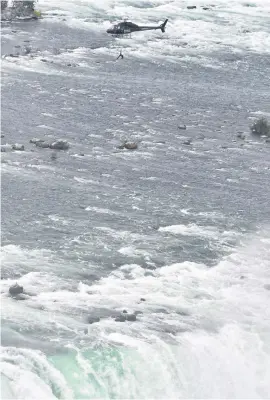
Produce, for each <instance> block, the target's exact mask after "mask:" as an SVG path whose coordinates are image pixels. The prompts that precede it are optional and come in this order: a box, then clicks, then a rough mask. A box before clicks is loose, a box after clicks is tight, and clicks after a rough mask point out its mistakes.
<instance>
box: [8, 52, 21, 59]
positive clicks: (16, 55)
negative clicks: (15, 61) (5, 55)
mask: <svg viewBox="0 0 270 400" xmlns="http://www.w3.org/2000/svg"><path fill="white" fill-rule="evenodd" d="M9 57H13V58H19V54H13V53H10V54H9Z"/></svg>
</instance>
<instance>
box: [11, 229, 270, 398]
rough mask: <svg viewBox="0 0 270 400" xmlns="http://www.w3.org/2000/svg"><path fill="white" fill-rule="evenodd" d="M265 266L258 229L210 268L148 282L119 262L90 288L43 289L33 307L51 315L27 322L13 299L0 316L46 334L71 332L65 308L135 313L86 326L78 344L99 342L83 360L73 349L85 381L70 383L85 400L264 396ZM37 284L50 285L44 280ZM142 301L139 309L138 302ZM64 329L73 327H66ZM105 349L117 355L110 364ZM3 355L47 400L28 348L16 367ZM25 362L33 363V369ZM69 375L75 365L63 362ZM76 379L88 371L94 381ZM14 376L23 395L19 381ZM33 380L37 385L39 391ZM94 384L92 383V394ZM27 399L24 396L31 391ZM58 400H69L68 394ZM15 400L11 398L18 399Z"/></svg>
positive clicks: (155, 276)
mask: <svg viewBox="0 0 270 400" xmlns="http://www.w3.org/2000/svg"><path fill="white" fill-rule="evenodd" d="M243 240H244V238H243ZM246 240H247V239H245V241H246ZM14 252H15V254H16V252H18V249H17V250H16V251H15V249H13V253H14ZM31 255H32V256H33V255H34V254H32V253H30V256H31ZM26 257H27V254H26V253H25V258H26ZM20 258H22V256H20ZM28 258H29V255H28ZM30 261H31V258H30ZM269 262H270V247H269V230H265V231H261V232H258V233H257V234H254V236H253V238H252V239H249V240H247V243H244V244H243V246H242V247H239V248H236V249H235V250H234V251H233V253H232V254H231V255H230V256H228V257H225V258H224V259H223V260H222V261H220V262H219V263H218V264H217V265H216V266H215V267H212V268H209V267H208V266H207V265H204V264H202V263H201V264H198V263H195V262H181V263H175V264H172V265H167V266H164V267H162V268H159V269H157V270H155V271H152V274H151V275H149V274H147V271H145V269H144V268H142V267H141V266H140V265H137V264H127V265H124V266H122V267H120V268H117V269H116V270H115V271H113V272H111V273H110V274H109V275H108V276H107V277H103V278H101V279H100V280H99V281H98V282H97V283H94V284H92V285H91V286H88V285H86V284H82V283H81V284H79V285H78V290H77V291H74V292H71V291H69V290H61V289H60V290H59V288H58V289H57V291H52V288H51V289H50V291H49V292H47V293H46V291H41V293H39V294H38V296H37V297H36V299H35V303H36V304H38V305H39V304H42V305H44V306H45V308H46V309H47V310H51V311H55V312H56V311H57V313H51V314H50V313H49V314H48V315H47V313H45V314H44V313H42V312H40V311H39V313H38V314H37V313H36V312H35V310H32V311H31V312H30V307H28V305H27V301H24V302H20V303H15V304H16V307H15V305H14V301H12V300H10V299H7V298H6V299H5V298H4V312H5V318H6V317H7V315H9V318H11V319H13V321H20V323H21V324H26V325H28V324H29V326H30V324H32V325H33V322H34V321H35V324H37V326H39V327H42V328H45V326H47V327H49V328H50V329H52V327H53V326H54V327H55V329H56V330H58V329H60V326H64V327H65V329H71V327H72V318H70V320H68V318H67V317H65V318H64V316H61V314H60V311H62V312H64V310H67V309H69V310H70V313H71V315H72V313H74V311H75V310H78V308H81V309H82V310H83V309H84V310H89V309H90V308H91V309H95V308H97V309H99V308H100V307H107V308H108V309H115V310H119V311H120V310H123V308H125V309H127V310H129V311H135V310H139V311H142V312H143V314H139V315H138V316H137V321H136V322H134V323H132V322H126V323H124V324H123V323H117V322H115V321H114V320H113V319H111V318H105V319H102V320H101V322H100V323H98V324H96V325H95V326H94V328H91V329H90V328H89V332H88V335H90V336H89V343H85V346H86V347H87V348H89V347H91V344H94V343H95V341H96V340H97V341H98V342H99V341H101V342H100V345H99V347H97V348H96V349H95V350H94V352H93V357H90V358H89V357H88V356H86V355H84V354H83V353H82V350H79V355H78V357H77V368H79V371H81V373H85V376H84V382H80V388H81V390H92V391H93V390H94V391H96V392H95V396H94V397H95V398H112V397H114V398H119V399H122V398H142V399H147V398H153V399H154V398H156V399H161V398H168V399H173V398H224V399H225V398H232V399H239V398H264V399H267V398H269V395H270V384H269V382H270V375H269V374H270V342H269V337H270V326H269V319H270V307H268V306H267V305H268V304H269V289H268V288H269V287H270V286H269V285H270V270H269ZM52 268H53V266H52ZM54 268H55V267H54ZM45 276H46V275H45V274H44V277H45ZM44 277H42V275H40V276H35V275H33V274H32V275H29V274H28V275H26V276H25V277H23V278H21V279H22V280H21V281H19V282H22V283H26V282H23V279H25V280H26V279H27V280H28V283H29V284H30V281H31V279H32V282H33V284H36V283H37V282H38V281H40V282H42V284H45V280H44ZM47 279H48V281H49V282H51V281H52V279H51V277H49V276H48V277H47ZM47 285H48V284H47ZM40 287H41V286H40ZM48 289H49V288H48ZM142 297H143V298H144V299H145V301H140V299H141V298H142ZM54 300H56V302H55V301H54ZM12 304H13V305H12ZM53 307H54V308H53ZM160 309H162V310H165V311H166V312H164V311H159V310H160ZM72 310H73V311H72ZM38 315H39V317H38ZM60 316H61V317H60ZM37 317H38V319H37ZM52 317H53V318H52ZM53 323H54V324H55V325H53ZM35 324H34V325H35ZM74 324H75V325H76V326H79V325H78V323H77V322H76V323H75V321H74ZM61 329H64V328H61ZM92 335H94V336H92ZM100 346H101V347H100ZM108 346H109V348H110V349H111V350H110V352H109V354H108V355H107V356H104V357H105V358H104V357H102V359H101V360H100V363H99V364H97V362H96V361H95V360H96V358H97V356H98V354H99V351H101V350H99V349H101V348H102V349H103V350H102V351H106V348H107V349H108ZM115 346H116V347H115ZM119 346H120V347H119ZM113 349H115V351H116V352H118V353H119V354H118V356H115V357H116V358H115V359H114V361H113V362H112V359H111V354H112V352H113V351H114V350H113ZM125 349H127V351H125ZM12 351H13V352H14V354H16V357H17V358H16V362H15V366H16V365H17V363H18V361H17V359H18V360H20V359H22V360H23V361H22V362H20V368H19V369H18V371H17V372H16V374H19V371H20V373H21V374H22V376H24V378H25V379H26V377H27V378H28V379H29V382H31V385H28V390H29V391H30V390H32V389H31V388H32V387H33V388H35V387H36V385H38V386H39V390H41V391H44V394H45V393H46V396H48V398H53V397H52V395H51V393H50V392H49V390H50V389H49V388H48V387H47V386H48V376H47V375H48V373H47V372H49V375H50V381H54V382H55V376H56V375H55V370H54V369H53V370H49V367H47V364H46V363H45V364H46V365H45V364H44V362H45V361H44V356H41V355H40V353H39V352H36V351H34V350H31V352H32V353H33V354H32V353H31V354H30V353H27V354H26V353H25V358H26V360H27V361H25V360H24V357H22V356H21V351H22V349H13V350H12ZM12 354H13V353H12ZM12 357H13V355H12ZM14 357H15V356H14ZM36 357H37V358H36ZM64 357H65V356H64V355H63V365H62V367H61V368H60V367H59V368H60V370H61V371H62V372H63V369H64V364H65V365H66V363H67V360H66V362H64V360H65V358H64ZM33 358H34V359H35V360H36V363H35V365H36V367H35V369H34V370H33V369H32V365H33V364H32V361H31V360H32V359H33ZM5 362H6V363H8V364H11V366H9V365H6V364H4V370H6V369H7V370H8V368H11V369H12V368H13V366H12V365H13V362H11V361H10V359H9V358H8V359H7V360H6V361H5ZM25 362H27V365H24V363H25ZM119 363H120V364H119ZM82 364H83V365H82ZM43 365H44V368H43V367H42V368H43V371H45V372H44V373H43V374H42V375H40V373H39V372H38V371H37V368H38V369H39V368H40V367H41V366H43ZM142 365H144V368H142ZM70 368H75V367H74V366H73V364H70ZM48 370H49V371H48ZM12 371H13V370H12ZM83 371H84V372H83ZM86 371H88V372H89V371H93V373H94V376H95V379H94V377H93V375H92V374H90V375H91V377H89V376H88V374H87V373H86ZM105 371H106V372H105ZM63 373H64V372H63ZM12 374H13V372H12ZM14 374H15V372H14ZM32 374H35V375H34V376H33V375H32ZM36 374H37V376H36ZM161 374H162V381H161V382H160V383H159V384H158V385H157V384H156V382H155V381H156V376H161ZM10 375H11V374H10ZM10 375H9V376H10ZM9 376H8V377H9ZM16 376H17V381H18V382H19V384H20V385H21V386H22V390H24V388H25V386H24V383H23V381H22V380H21V378H20V375H16ZM45 376H46V377H45ZM107 376H110V379H109V380H108V379H107ZM213 377H215V379H213ZM40 378H41V379H42V381H43V382H45V383H44V384H45V385H47V386H44V385H43V383H42V384H39V379H40ZM8 379H9V378H8ZM57 379H58V378H57ZM96 380H97V381H98V382H99V385H98V386H97V387H95V388H94V385H95V383H94V382H95V381H96ZM246 381H247V382H246ZM32 382H33V385H32ZM61 382H62V383H63V385H62V383H61ZM60 383H61V388H65V387H66V386H65V384H67V385H70V386H69V390H73V389H74V388H75V383H74V382H73V378H72V379H71V375H70V374H69V379H68V381H67V382H66V383H64V382H63V380H62V378H60V379H58V384H60ZM9 385H10V386H11V389H12V392H14V391H16V390H19V389H18V388H17V387H16V384H14V386H13V382H11V383H9ZM73 385H74V387H73ZM123 385H124V386H123ZM49 387H50V388H52V386H51V385H49ZM123 387H125V392H124V393H123ZM101 388H103V389H101ZM61 390H64V389H61ZM74 390H75V389H74ZM104 391H105V392H106V393H107V394H106V395H105V394H104ZM112 392H113V393H114V395H113V396H112ZM17 393H19V392H17ZM101 393H103V394H102V395H101ZM27 395H28V396H29V398H32V397H31V393H30V394H29V392H27ZM27 395H25V396H26V397H27ZM46 396H45V397H46ZM49 396H51V397H49ZM65 396H66V397H65ZM65 396H63V397H64V398H71V397H68V396H69V394H66V395H65ZM26 397H25V398H26ZM16 398H20V397H19V395H18V397H16ZM75 398H77V397H75Z"/></svg>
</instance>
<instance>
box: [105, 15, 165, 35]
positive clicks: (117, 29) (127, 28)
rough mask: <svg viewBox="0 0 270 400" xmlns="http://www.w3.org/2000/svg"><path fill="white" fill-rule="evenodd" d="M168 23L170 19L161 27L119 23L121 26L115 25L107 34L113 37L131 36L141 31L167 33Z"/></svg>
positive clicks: (126, 22) (125, 22)
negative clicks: (158, 30)
mask: <svg viewBox="0 0 270 400" xmlns="http://www.w3.org/2000/svg"><path fill="white" fill-rule="evenodd" d="M167 22H168V19H165V21H164V22H163V24H161V25H159V26H139V25H136V24H134V23H133V22H128V21H124V22H119V24H116V25H113V26H112V27H111V28H109V29H107V33H109V34H111V35H119V36H120V35H125V34H131V33H132V32H140V31H150V30H156V29H161V32H163V33H164V32H165V27H166V24H167Z"/></svg>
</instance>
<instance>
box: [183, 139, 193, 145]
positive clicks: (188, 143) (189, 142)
mask: <svg viewBox="0 0 270 400" xmlns="http://www.w3.org/2000/svg"><path fill="white" fill-rule="evenodd" d="M191 142H192V139H187V140H185V141H184V142H183V144H185V145H190V144H191Z"/></svg>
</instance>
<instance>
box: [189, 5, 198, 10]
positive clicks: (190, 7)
mask: <svg viewBox="0 0 270 400" xmlns="http://www.w3.org/2000/svg"><path fill="white" fill-rule="evenodd" d="M195 8H197V6H187V9H188V10H194V9H195Z"/></svg>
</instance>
